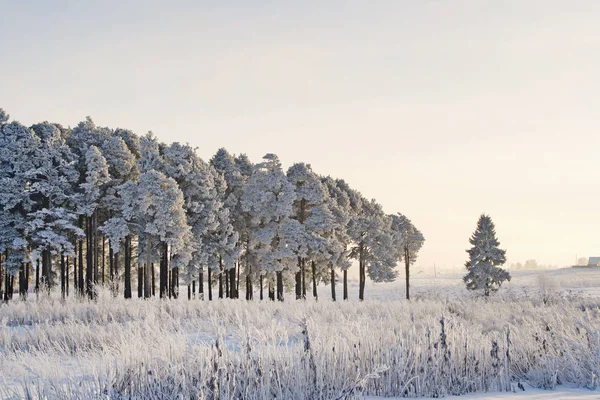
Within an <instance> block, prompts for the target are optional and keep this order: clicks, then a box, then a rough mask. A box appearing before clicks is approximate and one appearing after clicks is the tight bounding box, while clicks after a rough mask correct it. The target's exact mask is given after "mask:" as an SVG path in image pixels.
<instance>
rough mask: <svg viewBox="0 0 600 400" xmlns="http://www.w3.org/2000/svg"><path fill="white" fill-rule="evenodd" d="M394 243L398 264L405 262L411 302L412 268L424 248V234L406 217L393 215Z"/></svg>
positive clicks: (408, 295)
mask: <svg viewBox="0 0 600 400" xmlns="http://www.w3.org/2000/svg"><path fill="white" fill-rule="evenodd" d="M390 218H391V219H392V232H393V236H392V241H393V243H394V244H393V245H394V248H395V254H396V259H397V260H398V262H400V261H404V271H405V276H406V300H410V266H411V265H412V264H413V263H414V262H415V261H416V260H417V256H418V254H419V250H421V247H423V243H424V242H425V238H424V237H423V234H422V233H421V232H420V231H419V230H418V229H417V228H416V227H415V226H414V225H413V224H412V222H410V220H409V219H408V218H406V217H405V216H404V215H402V214H400V213H398V215H391V216H390Z"/></svg>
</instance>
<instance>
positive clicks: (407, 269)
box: [404, 246, 410, 300]
mask: <svg viewBox="0 0 600 400" xmlns="http://www.w3.org/2000/svg"><path fill="white" fill-rule="evenodd" d="M404 271H405V272H406V300H410V254H409V252H408V247H407V246H405V247H404Z"/></svg>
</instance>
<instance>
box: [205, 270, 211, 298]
mask: <svg viewBox="0 0 600 400" xmlns="http://www.w3.org/2000/svg"><path fill="white" fill-rule="evenodd" d="M206 280H207V281H208V300H209V301H212V268H210V267H209V268H208V277H207V279H206Z"/></svg>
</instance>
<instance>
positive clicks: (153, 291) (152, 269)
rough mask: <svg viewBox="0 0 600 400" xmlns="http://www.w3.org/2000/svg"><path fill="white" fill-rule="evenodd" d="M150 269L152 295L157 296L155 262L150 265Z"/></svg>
mask: <svg viewBox="0 0 600 400" xmlns="http://www.w3.org/2000/svg"><path fill="white" fill-rule="evenodd" d="M150 270H151V273H152V297H154V296H156V278H155V276H156V274H155V271H154V263H152V264H151V265H150Z"/></svg>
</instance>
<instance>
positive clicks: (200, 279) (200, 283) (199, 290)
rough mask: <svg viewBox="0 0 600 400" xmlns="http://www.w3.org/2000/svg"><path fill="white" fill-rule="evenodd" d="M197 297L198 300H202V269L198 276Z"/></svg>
mask: <svg viewBox="0 0 600 400" xmlns="http://www.w3.org/2000/svg"><path fill="white" fill-rule="evenodd" d="M198 297H199V298H200V300H204V271H203V270H202V269H200V273H199V274H198Z"/></svg>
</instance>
